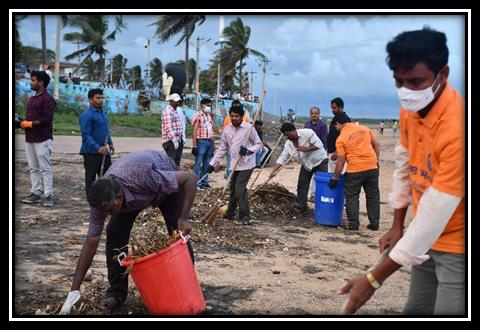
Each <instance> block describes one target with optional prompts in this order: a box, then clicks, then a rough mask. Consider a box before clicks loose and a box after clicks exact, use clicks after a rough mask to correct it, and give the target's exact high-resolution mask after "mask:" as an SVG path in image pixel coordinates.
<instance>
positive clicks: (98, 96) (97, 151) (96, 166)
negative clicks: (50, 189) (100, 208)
mask: <svg viewBox="0 0 480 330" xmlns="http://www.w3.org/2000/svg"><path fill="white" fill-rule="evenodd" d="M88 101H89V102H90V106H89V107H88V109H87V110H85V111H84V112H83V113H82V115H81V116H80V118H79V119H78V121H79V123H80V130H81V132H82V146H81V147H80V155H82V156H83V167H84V168H85V193H86V194H87V197H88V192H89V191H90V186H91V185H92V184H93V182H95V180H96V179H97V176H98V177H101V176H103V174H105V172H107V170H108V168H109V167H110V165H111V164H112V159H111V156H110V155H113V154H114V152H115V148H114V146H113V142H112V138H111V137H110V133H109V127H108V119H107V116H105V113H104V112H103V109H102V107H103V90H101V89H100V88H94V89H91V90H89V91H88ZM102 162H103V171H102V169H101V167H102ZM101 171H102V172H101Z"/></svg>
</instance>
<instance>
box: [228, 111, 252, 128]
mask: <svg viewBox="0 0 480 330" xmlns="http://www.w3.org/2000/svg"><path fill="white" fill-rule="evenodd" d="M243 121H244V122H246V123H249V124H250V118H248V115H247V114H244V115H243ZM231 122H232V119H231V118H230V116H227V118H225V120H224V121H223V128H225V127H227V126H228V124H230V123H231Z"/></svg>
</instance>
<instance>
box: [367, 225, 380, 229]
mask: <svg viewBox="0 0 480 330" xmlns="http://www.w3.org/2000/svg"><path fill="white" fill-rule="evenodd" d="M367 228H368V229H370V230H378V225H372V224H371V223H369V224H368V225H367Z"/></svg>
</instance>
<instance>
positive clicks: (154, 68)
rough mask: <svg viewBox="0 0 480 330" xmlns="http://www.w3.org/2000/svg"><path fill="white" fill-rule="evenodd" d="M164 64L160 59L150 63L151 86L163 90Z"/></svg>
mask: <svg viewBox="0 0 480 330" xmlns="http://www.w3.org/2000/svg"><path fill="white" fill-rule="evenodd" d="M162 75H163V63H162V61H160V60H159V59H158V58H154V59H153V61H152V62H150V76H151V77H150V84H152V86H158V88H162Z"/></svg>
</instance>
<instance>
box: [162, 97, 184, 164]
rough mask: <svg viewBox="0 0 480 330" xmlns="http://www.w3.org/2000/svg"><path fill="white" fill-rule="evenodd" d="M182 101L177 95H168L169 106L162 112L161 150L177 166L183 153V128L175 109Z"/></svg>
mask: <svg viewBox="0 0 480 330" xmlns="http://www.w3.org/2000/svg"><path fill="white" fill-rule="evenodd" d="M181 102H182V99H181V97H180V95H178V94H177V93H173V94H172V95H170V104H169V105H168V106H167V107H166V108H165V110H163V111H162V143H163V145H162V146H163V150H165V152H166V153H167V155H168V156H169V157H170V158H172V159H173V160H175V163H176V164H177V166H179V165H180V159H181V157H182V151H183V127H182V121H181V119H180V115H179V114H178V112H177V107H178V106H179V105H180V104H181Z"/></svg>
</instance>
